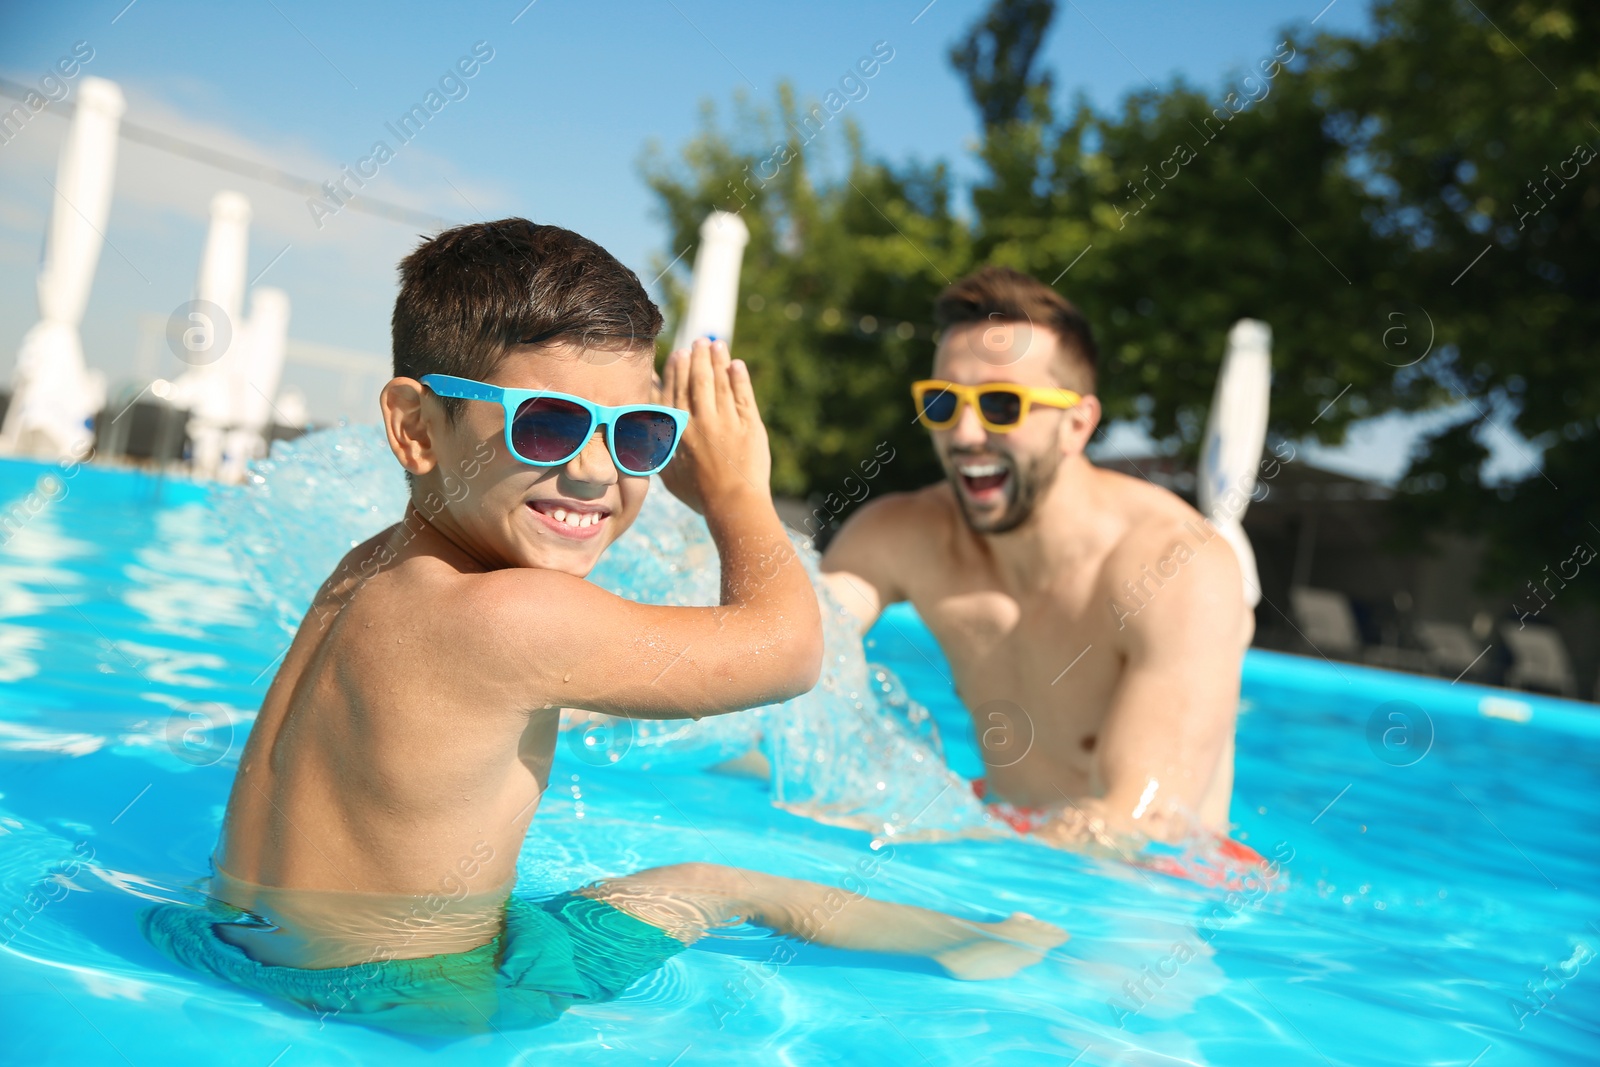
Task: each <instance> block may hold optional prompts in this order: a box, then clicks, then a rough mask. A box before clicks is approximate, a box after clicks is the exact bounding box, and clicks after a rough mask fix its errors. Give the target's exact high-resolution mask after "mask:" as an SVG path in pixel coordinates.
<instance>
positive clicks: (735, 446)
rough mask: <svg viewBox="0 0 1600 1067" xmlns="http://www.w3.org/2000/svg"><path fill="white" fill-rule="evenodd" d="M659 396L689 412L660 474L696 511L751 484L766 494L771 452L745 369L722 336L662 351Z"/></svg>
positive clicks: (676, 495)
mask: <svg viewBox="0 0 1600 1067" xmlns="http://www.w3.org/2000/svg"><path fill="white" fill-rule="evenodd" d="M660 401H661V403H663V404H669V405H671V406H672V407H675V408H681V409H683V410H685V411H687V412H688V413H689V425H688V428H687V429H686V430H685V431H684V436H683V440H682V441H681V442H679V444H678V451H677V454H676V455H674V456H673V458H672V462H671V463H669V464H668V465H667V467H666V469H665V470H663V471H662V472H661V480H662V482H663V483H665V485H666V487H667V488H668V489H669V490H671V492H672V495H673V496H675V497H677V498H678V499H679V500H681V501H683V502H684V503H685V504H687V505H689V507H691V508H693V509H694V510H695V511H697V512H700V513H701V514H704V513H705V509H706V504H707V503H708V502H714V501H716V500H718V499H720V498H722V497H724V496H726V495H727V494H729V493H733V492H738V491H741V490H747V489H753V490H755V491H757V492H758V493H759V494H760V495H761V496H762V497H763V498H766V499H770V497H771V484H770V483H771V481H772V454H771V452H770V451H769V449H768V446H767V428H766V426H764V425H763V424H762V422H761V412H760V411H758V410H757V408H756V395H755V391H754V390H753V389H752V388H751V385H750V370H749V368H748V367H746V366H745V364H744V361H743V360H739V359H730V358H729V356H728V346H727V345H726V344H724V343H723V342H721V341H706V340H703V339H702V340H699V341H696V342H695V343H694V347H693V348H692V349H690V350H687V351H685V350H684V349H678V350H677V351H675V352H673V353H672V355H670V356H668V357H667V364H666V368H665V370H664V372H663V374H662V379H661V388H660Z"/></svg>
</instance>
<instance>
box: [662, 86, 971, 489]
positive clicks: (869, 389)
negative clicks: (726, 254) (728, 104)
mask: <svg viewBox="0 0 1600 1067" xmlns="http://www.w3.org/2000/svg"><path fill="white" fill-rule="evenodd" d="M813 106H818V105H813ZM809 114H813V112H812V111H811V110H810V109H809V108H807V109H802V108H801V106H800V105H799V104H798V103H797V101H796V99H795V97H794V94H793V92H792V90H791V89H790V88H789V87H788V86H787V85H785V86H781V87H780V88H779V91H778V102H777V107H776V109H759V108H754V107H751V106H750V105H749V104H748V103H746V102H744V101H740V102H739V103H738V104H737V105H736V114H735V122H734V124H733V129H732V130H731V131H727V132H725V131H724V130H723V129H721V127H720V126H719V125H718V123H717V118H716V114H715V112H714V111H713V110H712V109H711V108H709V107H708V108H707V109H706V112H705V117H704V128H703V130H702V132H701V133H700V135H699V136H697V137H696V138H695V139H694V140H693V141H692V142H691V143H690V144H689V145H688V146H686V147H685V149H684V150H683V152H682V154H681V158H680V159H679V160H678V161H677V162H676V163H669V162H667V161H665V160H663V159H662V158H661V157H660V156H659V154H651V155H649V156H647V158H646V161H645V165H644V169H645V174H646V178H647V180H648V182H649V183H650V185H651V188H653V189H654V190H655V191H656V193H657V194H658V195H659V197H660V198H661V204H662V207H663V210H664V213H665V215H666V219H667V223H668V228H669V232H670V233H671V239H672V247H673V248H674V250H675V251H674V253H673V254H674V255H676V254H677V250H683V249H688V248H690V247H692V246H693V245H694V244H696V243H697V242H698V231H699V226H700V223H701V222H702V221H703V220H704V218H705V216H706V215H707V213H709V212H710V211H711V210H713V209H717V208H720V209H723V210H728V211H737V212H739V213H740V214H741V217H742V218H743V219H744V221H745V224H746V225H747V226H748V227H749V230H750V244H749V246H748V247H747V249H746V251H745V259H744V269H743V273H742V275H741V278H740V298H741V300H740V303H741V306H740V309H739V320H738V326H737V329H736V331H735V347H736V348H737V349H738V352H739V355H740V356H741V358H743V359H745V360H746V361H747V362H748V363H749V365H750V371H751V376H752V380H753V382H754V384H755V388H756V393H757V397H758V399H759V400H760V402H761V404H762V410H763V412H764V413H765V415H766V418H767V421H768V424H769V426H770V429H771V433H772V439H773V487H774V489H775V490H777V491H778V492H780V493H786V494H790V495H794V496H802V497H804V496H808V495H810V496H815V497H824V496H827V495H829V494H840V495H841V497H842V499H848V497H849V494H851V493H855V494H858V495H859V492H860V491H859V489H857V488H856V486H857V485H859V484H860V483H861V476H862V473H863V471H862V464H863V463H870V462H871V461H875V460H878V461H881V460H882V458H883V457H884V456H885V455H887V454H890V453H889V450H890V449H892V450H893V453H892V454H893V455H894V457H895V458H894V459H893V460H892V461H891V462H889V463H888V464H887V466H885V467H883V469H882V470H881V471H880V472H879V473H878V477H877V478H876V479H874V480H873V482H872V488H873V489H874V490H876V489H879V488H882V487H884V486H887V485H896V486H904V485H912V484H925V483H926V482H927V481H929V480H931V479H933V478H934V477H937V470H936V468H935V467H934V466H933V460H932V455H931V453H930V452H929V450H928V448H927V446H926V442H925V440H924V439H923V438H924V436H925V435H924V434H923V431H922V430H921V428H920V427H918V426H916V425H914V423H913V412H912V407H911V399H910V391H909V386H910V382H911V381H912V380H913V378H915V377H916V376H918V375H919V374H921V373H922V372H923V371H924V369H925V368H926V366H927V364H928V362H929V360H930V359H931V357H932V351H933V343H932V334H933V330H932V326H931V323H930V321H929V312H930V308H931V306H932V301H933V296H934V295H935V294H936V293H937V292H938V291H939V289H940V288H942V287H943V286H944V285H945V284H947V282H948V280H950V279H953V278H954V277H956V276H957V275H959V273H960V272H961V271H962V270H964V269H965V268H966V267H967V265H968V264H969V263H970V262H971V250H970V239H969V237H968V235H967V233H966V231H965V229H964V227H963V226H962V225H961V223H960V222H959V221H958V220H957V219H955V218H954V217H953V216H952V214H951V211H950V198H951V189H950V180H949V176H948V174H947V171H946V169H945V167H944V166H942V165H935V166H932V167H927V168H918V167H904V168H900V169H898V170H896V169H893V168H891V167H889V166H887V165H885V164H882V163H875V162H871V161H869V160H868V159H867V158H866V156H865V154H864V152H863V149H862V145H861V138H860V133H859V130H858V129H857V128H856V127H855V125H854V124H853V123H852V122H851V121H850V120H849V118H848V117H845V118H844V119H843V120H839V121H841V125H842V127H843V133H844V142H845V159H844V160H843V164H842V167H840V168H838V170H839V173H838V176H837V177H827V178H823V179H820V180H819V179H818V178H817V177H816V171H817V167H816V166H815V164H816V162H817V155H818V151H817V145H820V142H817V143H816V144H815V145H814V144H812V143H808V140H807V137H806V134H807V132H808V131H812V130H813V127H812V126H808V125H806V124H805V122H804V121H803V120H804V117H805V116H806V115H809ZM812 140H813V141H814V140H815V135H814V133H813V137H812ZM824 162H826V160H824ZM774 171H775V173H774ZM769 175H770V177H769ZM684 258H685V259H686V260H687V259H689V258H690V257H688V256H685V257H684ZM685 283H686V277H680V276H673V275H669V280H668V284H669V294H670V295H669V302H670V303H671V304H672V305H673V306H674V307H675V308H676V309H679V310H681V308H682V307H683V305H684V302H685V300H686V297H687V293H686V289H685ZM885 445H887V448H884V447H883V446H885ZM868 469H869V470H870V469H873V468H871V467H869V468H868ZM850 477H854V479H855V481H854V482H852V483H851V484H850V486H849V487H846V484H845V479H846V478H850ZM833 510H839V509H837V508H835V509H833Z"/></svg>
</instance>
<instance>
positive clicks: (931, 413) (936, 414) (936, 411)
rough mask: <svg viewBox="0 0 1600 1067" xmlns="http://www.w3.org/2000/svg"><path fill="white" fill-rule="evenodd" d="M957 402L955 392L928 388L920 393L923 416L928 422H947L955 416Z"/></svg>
mask: <svg viewBox="0 0 1600 1067" xmlns="http://www.w3.org/2000/svg"><path fill="white" fill-rule="evenodd" d="M957 403H959V400H958V399H957V397H956V394H954V393H951V392H946V391H944V390H934V389H929V390H928V391H927V392H926V393H923V394H922V414H923V417H924V418H926V419H927V420H928V421H929V422H949V421H950V420H951V419H953V418H955V414H956V404H957Z"/></svg>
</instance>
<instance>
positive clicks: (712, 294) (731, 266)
mask: <svg viewBox="0 0 1600 1067" xmlns="http://www.w3.org/2000/svg"><path fill="white" fill-rule="evenodd" d="M749 243H750V230H749V229H748V228H747V227H746V226H745V224H744V220H743V219H741V218H740V217H739V216H738V215H735V214H733V213H732V212H728V211H713V212H712V213H711V214H709V215H707V216H706V221H705V222H703V223H701V224H700V249H699V251H697V252H696V253H695V254H694V278H693V280H692V281H691V282H690V288H689V308H688V310H687V311H686V312H685V313H684V316H683V321H682V322H681V323H679V324H678V335H677V339H676V340H675V341H674V342H673V347H674V348H688V347H689V346H690V345H691V344H693V343H694V342H695V341H696V340H698V339H699V338H701V337H709V338H711V339H712V340H716V341H726V342H728V343H729V344H732V343H733V320H734V318H735V317H736V316H737V315H738V312H739V268H740V266H741V265H742V264H743V262H744V246H745V245H747V244H749Z"/></svg>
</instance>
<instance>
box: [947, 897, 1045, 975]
mask: <svg viewBox="0 0 1600 1067" xmlns="http://www.w3.org/2000/svg"><path fill="white" fill-rule="evenodd" d="M972 926H973V927H975V928H976V929H978V930H980V931H982V933H981V934H980V935H978V936H976V937H974V938H973V939H972V940H971V941H964V942H962V943H961V944H958V945H955V946H954V947H952V948H947V949H944V950H943V951H940V952H937V953H935V954H934V956H933V958H934V960H936V961H937V962H938V964H939V965H940V966H941V967H943V968H944V969H945V970H946V971H948V972H949V974H950V977H952V978H960V979H963V980H965V981H969V982H977V981H982V980H984V979H990V978H1010V977H1011V976H1012V975H1014V974H1016V973H1017V972H1018V971H1020V970H1022V969H1023V968H1024V967H1031V966H1033V965H1034V964H1035V963H1038V962H1039V961H1040V960H1041V959H1043V958H1044V954H1045V953H1046V952H1048V951H1050V950H1051V949H1053V948H1055V947H1056V946H1057V945H1060V944H1064V943H1065V942H1066V940H1067V939H1068V938H1069V937H1071V936H1072V935H1071V934H1069V933H1067V932H1066V931H1065V930H1063V929H1061V928H1060V927H1059V926H1054V925H1052V924H1050V923H1047V922H1044V921H1043V920H1040V919H1035V918H1034V917H1033V916H1032V915H1029V914H1028V913H1027V912H1022V911H1019V912H1014V913H1013V914H1012V916H1011V918H1009V919H1006V920H1005V921H1004V922H997V923H973V924H972Z"/></svg>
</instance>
